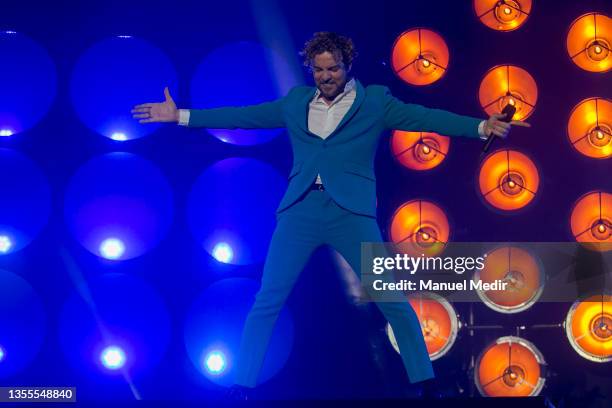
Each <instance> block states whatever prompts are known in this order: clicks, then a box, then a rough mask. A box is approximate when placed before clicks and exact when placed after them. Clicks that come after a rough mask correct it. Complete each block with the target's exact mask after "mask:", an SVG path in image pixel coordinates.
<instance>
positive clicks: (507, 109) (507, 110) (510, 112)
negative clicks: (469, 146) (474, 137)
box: [482, 104, 516, 154]
mask: <svg viewBox="0 0 612 408" xmlns="http://www.w3.org/2000/svg"><path fill="white" fill-rule="evenodd" d="M501 113H504V114H506V116H505V117H503V118H501V119H500V120H501V121H502V122H510V121H511V120H512V117H513V116H514V114H515V113H516V107H515V106H514V105H510V104H507V105H506V106H504V109H503V110H502V111H501ZM495 139H497V136H495V135H494V134H493V133H491V136H489V137H488V138H487V142H486V143H485V145H484V147H483V148H482V153H483V154H485V153H486V152H488V151H489V148H490V147H491V145H492V144H493V140H495Z"/></svg>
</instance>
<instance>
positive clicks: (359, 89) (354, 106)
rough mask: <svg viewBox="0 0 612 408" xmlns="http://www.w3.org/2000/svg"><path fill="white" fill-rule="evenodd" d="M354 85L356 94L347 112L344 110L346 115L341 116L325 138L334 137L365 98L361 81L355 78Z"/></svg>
mask: <svg viewBox="0 0 612 408" xmlns="http://www.w3.org/2000/svg"><path fill="white" fill-rule="evenodd" d="M355 85H356V87H355V90H356V92H357V94H356V95H355V100H354V101H353V104H352V105H351V108H350V109H349V111H348V112H346V115H344V117H343V118H342V120H341V121H340V123H339V124H338V126H337V127H336V128H335V129H334V131H333V132H332V133H331V134H330V135H329V136H327V139H330V138H332V137H334V136H335V135H336V134H337V133H338V132H339V131H340V130H342V127H343V126H344V125H345V124H346V123H347V122H348V121H349V120H351V118H352V117H353V116H355V113H357V111H358V110H359V107H360V106H361V104H362V103H363V100H364V99H365V89H364V88H363V86H362V85H361V82H359V81H357V80H355Z"/></svg>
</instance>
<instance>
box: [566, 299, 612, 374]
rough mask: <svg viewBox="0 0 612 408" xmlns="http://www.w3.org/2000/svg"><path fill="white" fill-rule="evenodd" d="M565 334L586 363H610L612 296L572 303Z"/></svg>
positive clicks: (611, 350)
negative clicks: (587, 361) (588, 361)
mask: <svg viewBox="0 0 612 408" xmlns="http://www.w3.org/2000/svg"><path fill="white" fill-rule="evenodd" d="M565 334H567V338H568V339H569V342H570V344H571V345H572V347H573V348H574V350H576V352H577V353H578V354H580V355H581V356H582V357H584V358H586V359H587V360H591V361H595V362H597V363H607V362H609V361H612V296H610V295H607V294H600V295H593V296H590V297H588V298H586V299H584V300H581V301H576V302H574V304H573V305H572V307H571V308H570V310H569V312H568V313H567V317H566V318H565Z"/></svg>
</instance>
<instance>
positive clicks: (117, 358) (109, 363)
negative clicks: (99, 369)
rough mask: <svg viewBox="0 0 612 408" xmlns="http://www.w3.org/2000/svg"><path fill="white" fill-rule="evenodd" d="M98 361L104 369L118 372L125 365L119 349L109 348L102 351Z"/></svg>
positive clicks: (123, 356)
mask: <svg viewBox="0 0 612 408" xmlns="http://www.w3.org/2000/svg"><path fill="white" fill-rule="evenodd" d="M100 360H101V361H102V364H104V367H106V368H108V369H110V370H118V369H119V368H121V367H123V365H124V364H125V352H124V351H123V350H122V349H121V348H120V347H117V346H110V347H107V348H105V349H104V350H102V353H101V355H100Z"/></svg>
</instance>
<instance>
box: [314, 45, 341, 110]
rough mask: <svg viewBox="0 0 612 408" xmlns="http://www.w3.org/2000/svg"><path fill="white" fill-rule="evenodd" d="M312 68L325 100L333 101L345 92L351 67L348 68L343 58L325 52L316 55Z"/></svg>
mask: <svg viewBox="0 0 612 408" xmlns="http://www.w3.org/2000/svg"><path fill="white" fill-rule="evenodd" d="M311 68H312V75H313V77H314V81H315V84H316V85H317V88H318V89H319V91H321V94H322V95H323V96H324V97H325V99H327V100H333V99H334V98H335V97H336V96H338V94H340V93H341V92H342V91H343V90H344V85H346V80H347V72H348V70H349V69H350V66H349V67H346V66H345V65H344V63H343V62H342V61H341V58H339V57H338V58H337V57H336V56H334V54H332V53H330V52H328V51H325V52H323V53H321V54H317V55H315V57H314V58H313V59H312V61H311Z"/></svg>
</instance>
